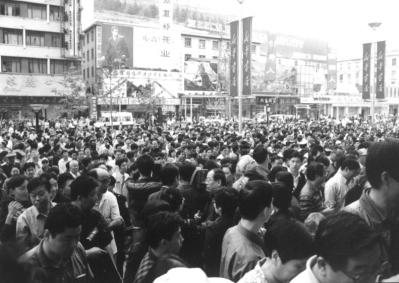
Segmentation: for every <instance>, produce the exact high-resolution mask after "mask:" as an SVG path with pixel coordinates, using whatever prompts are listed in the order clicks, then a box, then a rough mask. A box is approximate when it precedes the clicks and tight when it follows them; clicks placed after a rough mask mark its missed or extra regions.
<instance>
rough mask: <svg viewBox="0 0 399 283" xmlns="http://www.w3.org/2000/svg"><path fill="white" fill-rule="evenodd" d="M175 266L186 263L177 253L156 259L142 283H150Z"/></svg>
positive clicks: (184, 265) (181, 265)
mask: <svg viewBox="0 0 399 283" xmlns="http://www.w3.org/2000/svg"><path fill="white" fill-rule="evenodd" d="M175 267H187V264H186V263H185V262H184V261H183V260H182V259H181V258H180V257H178V256H177V255H173V254H169V255H165V256H162V257H160V258H158V259H157V261H156V262H155V263H154V265H153V266H152V268H151V269H150V270H149V271H148V274H147V276H146V277H145V279H144V280H143V283H152V282H154V280H155V279H157V278H158V277H160V276H162V275H164V274H166V273H167V272H168V271H169V270H170V269H172V268H175Z"/></svg>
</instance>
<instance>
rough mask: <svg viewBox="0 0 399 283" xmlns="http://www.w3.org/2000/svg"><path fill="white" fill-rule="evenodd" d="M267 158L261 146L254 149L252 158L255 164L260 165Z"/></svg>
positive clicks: (264, 149) (265, 151) (266, 153)
mask: <svg viewBox="0 0 399 283" xmlns="http://www.w3.org/2000/svg"><path fill="white" fill-rule="evenodd" d="M267 156H268V152H267V149H266V148H265V147H264V146H263V145H261V144H260V145H258V146H256V147H255V149H254V152H253V153H252V157H253V158H254V159H255V161H256V163H258V164H262V163H263V162H265V161H266V159H267Z"/></svg>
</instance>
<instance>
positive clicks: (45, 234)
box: [43, 229, 51, 239]
mask: <svg viewBox="0 0 399 283" xmlns="http://www.w3.org/2000/svg"><path fill="white" fill-rule="evenodd" d="M50 237H51V233H50V231H49V230H48V229H46V230H44V233H43V238H44V239H49V238H50Z"/></svg>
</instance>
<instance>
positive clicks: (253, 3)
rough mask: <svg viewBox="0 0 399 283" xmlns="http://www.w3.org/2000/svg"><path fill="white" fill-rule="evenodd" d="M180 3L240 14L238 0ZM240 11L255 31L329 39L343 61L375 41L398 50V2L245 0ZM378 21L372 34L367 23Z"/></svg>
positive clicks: (387, 0) (193, 0)
mask: <svg viewBox="0 0 399 283" xmlns="http://www.w3.org/2000/svg"><path fill="white" fill-rule="evenodd" d="M180 1H184V2H190V4H191V5H193V6H198V7H200V8H210V9H211V10H212V11H221V13H228V14H232V15H237V17H238V16H239V14H240V12H239V4H237V3H238V2H237V0H180ZM241 11H242V12H241V13H242V15H245V16H254V25H255V28H263V29H266V30H270V31H276V32H284V33H288V34H293V35H301V36H307V37H316V38H320V39H325V40H328V41H329V42H330V43H331V44H332V46H334V47H335V48H336V50H337V53H338V56H339V57H340V58H343V57H355V56H357V57H359V58H360V57H361V52H362V45H361V44H362V43H363V42H366V41H370V40H372V39H373V38H375V40H377V39H378V40H381V39H386V40H387V48H388V49H390V50H392V49H399V0H244V4H243V8H242V10H241ZM375 21H378V22H381V23H382V25H381V27H380V28H379V29H378V30H377V32H376V33H374V35H373V32H372V31H371V29H370V28H369V27H368V23H369V22H375ZM395 37H396V38H397V39H395ZM395 41H396V42H395Z"/></svg>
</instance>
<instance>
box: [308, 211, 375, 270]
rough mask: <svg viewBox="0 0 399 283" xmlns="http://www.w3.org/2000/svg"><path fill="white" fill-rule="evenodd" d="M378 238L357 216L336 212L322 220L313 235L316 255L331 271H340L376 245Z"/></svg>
mask: <svg viewBox="0 0 399 283" xmlns="http://www.w3.org/2000/svg"><path fill="white" fill-rule="evenodd" d="M379 240H380V238H379V235H378V234H377V233H376V232H374V231H373V230H372V229H371V228H370V227H369V226H368V225H367V223H366V222H365V221H364V220H363V219H362V218H361V217H360V216H358V215H356V214H352V213H348V212H338V213H336V214H332V215H328V216H327V217H326V218H325V219H323V220H322V221H321V222H320V224H319V227H318V229H317V231H316V234H315V244H316V254H317V255H318V256H321V257H323V258H324V259H325V260H326V261H327V262H328V264H330V265H331V267H332V268H333V270H342V269H343V268H344V267H345V266H346V264H347V261H348V260H349V259H350V258H351V257H356V256H358V255H359V254H361V253H362V252H365V251H367V250H369V249H370V248H371V247H373V246H374V245H377V244H378V242H379Z"/></svg>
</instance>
